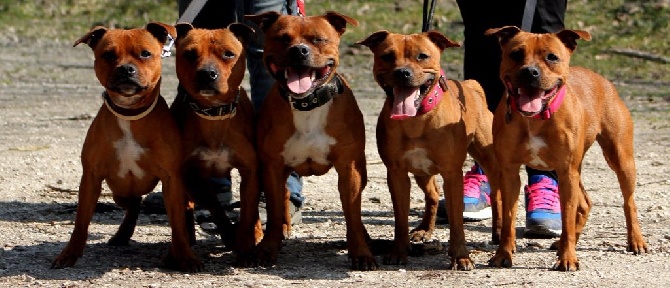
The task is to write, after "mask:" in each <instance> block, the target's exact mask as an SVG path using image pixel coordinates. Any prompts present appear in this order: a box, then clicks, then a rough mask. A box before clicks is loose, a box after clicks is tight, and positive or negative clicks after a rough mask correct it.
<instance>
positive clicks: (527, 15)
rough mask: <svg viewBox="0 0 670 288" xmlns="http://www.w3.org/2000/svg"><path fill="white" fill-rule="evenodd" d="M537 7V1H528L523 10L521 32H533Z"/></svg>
mask: <svg viewBox="0 0 670 288" xmlns="http://www.w3.org/2000/svg"><path fill="white" fill-rule="evenodd" d="M536 6H537V0H526V6H525V7H524V8H523V19H521V30H523V31H526V32H531V29H532V28H533V17H535V7H536Z"/></svg>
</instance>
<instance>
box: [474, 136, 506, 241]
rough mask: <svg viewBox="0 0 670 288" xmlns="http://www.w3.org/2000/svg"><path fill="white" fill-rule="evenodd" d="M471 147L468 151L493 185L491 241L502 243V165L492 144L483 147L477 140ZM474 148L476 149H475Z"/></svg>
mask: <svg viewBox="0 0 670 288" xmlns="http://www.w3.org/2000/svg"><path fill="white" fill-rule="evenodd" d="M471 146H475V147H470V148H469V149H468V153H469V154H470V155H471V156H472V158H474V159H475V161H477V163H478V164H479V166H481V167H482V169H483V170H484V174H486V178H487V179H488V181H489V185H491V215H492V219H491V221H492V224H491V242H492V243H493V244H499V243H500V233H501V232H500V231H501V229H502V217H503V216H502V215H503V214H502V213H503V210H502V198H501V197H502V196H501V193H500V174H501V171H500V166H499V164H498V161H497V160H496V158H495V154H494V151H493V149H492V147H490V146H491V145H488V147H482V146H481V145H479V143H477V141H475V143H473V145H471ZM473 148H474V149H473Z"/></svg>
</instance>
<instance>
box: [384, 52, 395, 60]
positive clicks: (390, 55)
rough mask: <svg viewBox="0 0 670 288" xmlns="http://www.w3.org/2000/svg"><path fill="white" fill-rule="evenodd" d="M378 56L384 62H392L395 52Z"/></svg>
mask: <svg viewBox="0 0 670 288" xmlns="http://www.w3.org/2000/svg"><path fill="white" fill-rule="evenodd" d="M380 58H381V59H382V61H384V62H393V61H394V60H395V54H393V53H391V52H389V53H386V54H383V55H382V56H381V57H380Z"/></svg>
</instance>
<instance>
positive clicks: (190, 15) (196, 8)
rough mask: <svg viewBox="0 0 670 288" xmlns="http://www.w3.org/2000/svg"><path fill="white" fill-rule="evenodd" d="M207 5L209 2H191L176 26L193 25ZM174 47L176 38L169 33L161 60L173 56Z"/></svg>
mask: <svg viewBox="0 0 670 288" xmlns="http://www.w3.org/2000/svg"><path fill="white" fill-rule="evenodd" d="M205 4H207V0H191V2H190V3H188V7H186V10H184V13H182V14H181V17H179V19H177V21H176V22H175V24H176V23H181V22H188V23H192V22H193V20H194V19H195V17H197V16H198V14H200V11H202V7H204V6H205ZM172 46H174V38H173V37H172V36H171V35H170V34H169V33H168V36H167V41H165V45H163V52H162V53H161V58H165V57H170V56H172V52H170V50H172Z"/></svg>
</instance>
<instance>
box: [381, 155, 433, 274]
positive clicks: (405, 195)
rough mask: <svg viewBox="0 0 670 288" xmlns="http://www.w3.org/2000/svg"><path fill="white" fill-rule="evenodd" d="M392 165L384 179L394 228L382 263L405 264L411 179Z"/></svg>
mask: <svg viewBox="0 0 670 288" xmlns="http://www.w3.org/2000/svg"><path fill="white" fill-rule="evenodd" d="M393 166H394V165H391V166H390V167H389V168H388V171H387V173H386V181H387V184H388V187H389V192H390V193H391V201H392V202H393V216H394V217H395V230H394V237H393V238H394V239H393V246H392V247H391V251H389V253H388V254H386V255H385V256H384V264H407V255H408V253H409V249H410V245H409V244H410V243H409V223H408V222H407V221H408V218H409V201H410V189H411V181H410V179H409V176H408V175H407V171H404V170H402V169H394V168H393ZM433 223H434V222H433Z"/></svg>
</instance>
